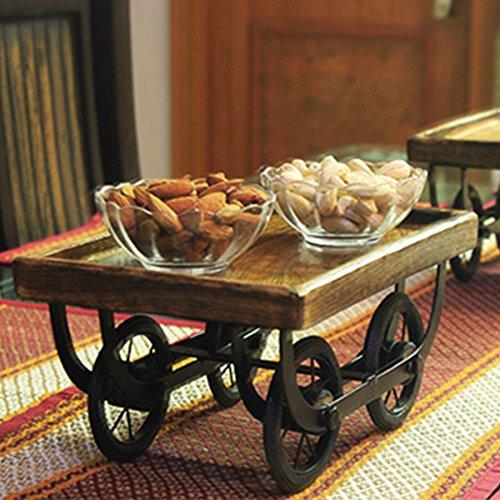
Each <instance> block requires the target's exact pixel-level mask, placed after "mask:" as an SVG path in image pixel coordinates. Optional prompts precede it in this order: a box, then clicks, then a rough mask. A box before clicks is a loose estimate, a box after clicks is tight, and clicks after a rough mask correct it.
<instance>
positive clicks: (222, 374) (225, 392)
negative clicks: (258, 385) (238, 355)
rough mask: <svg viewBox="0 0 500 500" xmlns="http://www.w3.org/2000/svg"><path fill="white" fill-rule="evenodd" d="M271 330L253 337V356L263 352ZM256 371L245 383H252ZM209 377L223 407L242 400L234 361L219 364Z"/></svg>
mask: <svg viewBox="0 0 500 500" xmlns="http://www.w3.org/2000/svg"><path fill="white" fill-rule="evenodd" d="M269 332H270V330H262V333H260V334H259V335H258V336H256V337H255V338H253V339H252V342H251V344H250V345H249V346H248V350H249V354H250V355H251V356H252V357H256V358H257V357H259V356H260V355H261V354H262V352H263V351H264V349H265V346H266V341H267V337H268V334H269ZM255 372H256V370H255V369H252V370H251V373H250V380H249V381H248V382H245V383H248V384H251V382H252V380H253V377H254V376H255ZM207 379H208V385H209V386H210V390H211V391H212V394H213V396H214V398H215V400H216V401H217V403H218V404H219V405H220V406H221V407H222V408H230V407H231V406H234V405H235V404H236V403H238V402H239V401H240V399H241V394H240V390H239V386H238V383H239V381H238V380H237V377H236V367H235V365H234V364H233V363H225V364H223V365H221V366H219V367H218V368H217V369H216V370H215V371H214V372H212V373H210V374H209V375H207Z"/></svg>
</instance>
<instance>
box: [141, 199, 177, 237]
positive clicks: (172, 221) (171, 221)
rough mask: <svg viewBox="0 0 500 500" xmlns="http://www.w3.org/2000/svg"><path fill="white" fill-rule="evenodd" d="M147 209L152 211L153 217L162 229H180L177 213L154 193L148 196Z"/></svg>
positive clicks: (175, 230) (169, 230) (168, 230)
mask: <svg viewBox="0 0 500 500" xmlns="http://www.w3.org/2000/svg"><path fill="white" fill-rule="evenodd" d="M149 209H150V210H151V211H152V212H153V219H154V220H155V221H156V223H157V224H158V225H159V226H160V227H161V228H162V229H163V230H164V231H167V232H172V231H173V232H179V231H182V224H181V223H180V221H179V217H177V214H176V213H175V212H174V211H173V210H172V209H171V208H170V207H169V206H168V205H167V204H166V203H164V202H163V201H161V200H160V199H159V198H157V197H156V196H155V195H150V196H149Z"/></svg>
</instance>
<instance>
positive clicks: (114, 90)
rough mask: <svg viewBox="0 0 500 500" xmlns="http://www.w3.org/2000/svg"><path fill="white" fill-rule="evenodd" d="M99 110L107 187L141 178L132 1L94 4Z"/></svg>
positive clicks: (105, 0) (101, 0)
mask: <svg viewBox="0 0 500 500" xmlns="http://www.w3.org/2000/svg"><path fill="white" fill-rule="evenodd" d="M90 10H91V26H92V52H93V74H94V89H95V97H96V110H97V120H98V128H99V138H100V144H101V158H102V164H103V171H104V178H105V181H106V182H107V183H113V182H117V181H120V180H124V179H136V178H138V177H139V153H138V149H137V136H136V128H135V111H134V94H133V83H132V61H131V46H130V13H129V0H91V8H90Z"/></svg>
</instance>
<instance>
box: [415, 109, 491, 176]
mask: <svg viewBox="0 0 500 500" xmlns="http://www.w3.org/2000/svg"><path fill="white" fill-rule="evenodd" d="M407 148H408V158H409V159H410V160H411V161H421V162H427V163H432V164H435V165H436V166H438V165H456V166H461V167H474V168H486V169H491V168H500V108H497V109H490V110H488V111H483V112H480V113H472V114H471V113H469V114H466V115H462V116H459V117H456V118H452V119H451V120H446V121H444V122H441V123H439V124H437V125H434V126H432V127H430V128H428V129H426V130H422V131H421V132H418V133H416V134H415V135H413V136H412V137H410V139H408V143H407Z"/></svg>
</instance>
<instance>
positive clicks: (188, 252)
mask: <svg viewBox="0 0 500 500" xmlns="http://www.w3.org/2000/svg"><path fill="white" fill-rule="evenodd" d="M209 247H210V241H209V240H207V239H205V238H202V237H195V238H193V239H192V240H191V241H190V242H188V243H186V244H185V245H183V246H182V247H181V248H180V249H179V251H180V252H181V253H182V255H183V256H184V258H185V259H186V260H187V261H188V262H201V261H203V259H205V257H206V256H207V253H208V249H209Z"/></svg>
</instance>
